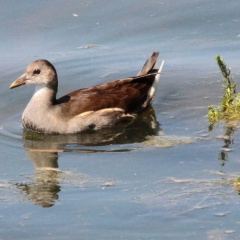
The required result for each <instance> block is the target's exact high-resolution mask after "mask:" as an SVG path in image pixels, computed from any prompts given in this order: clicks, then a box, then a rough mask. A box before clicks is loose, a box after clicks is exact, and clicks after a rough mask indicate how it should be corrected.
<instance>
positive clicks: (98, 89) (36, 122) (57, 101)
mask: <svg viewBox="0 0 240 240" xmlns="http://www.w3.org/2000/svg"><path fill="white" fill-rule="evenodd" d="M158 56H159V52H153V53H152V54H151V55H150V57H149V58H148V59H147V61H146V62H145V64H144V66H143V67H142V69H141V70H140V72H139V73H138V74H137V75H136V76H134V77H128V78H123V79H118V80H114V81H110V82H107V83H103V84H100V85H96V86H93V87H88V88H82V89H78V90H75V91H73V92H71V93H69V94H66V95H64V96H62V97H60V98H57V92H58V75H57V71H56V69H55V67H54V66H53V64H52V63H50V62H49V61H48V60H44V59H40V60H36V61H34V62H32V63H31V64H29V65H28V66H27V68H26V70H25V72H24V73H23V74H22V75H21V76H20V77H19V78H18V79H17V80H15V81H14V82H13V83H12V84H11V85H10V89H13V88H16V87H19V86H22V85H36V90H35V92H34V94H33V96H32V98H31V100H30V101H29V103H28V104H27V106H26V108H25V110H24V111H23V114H22V125H23V127H24V128H25V129H27V130H30V131H33V132H39V133H45V134H74V133H79V132H83V131H88V130H94V131H95V130H99V129H102V128H108V127H114V126H115V125H116V124H118V123H120V122H125V121H128V120H134V119H135V118H136V117H137V115H138V114H139V113H141V112H142V111H144V110H145V109H146V108H148V106H149V105H150V104H151V102H152V100H153V97H154V95H155V92H156V88H157V84H158V81H159V79H160V73H161V72H162V68H163V63H164V61H162V63H161V65H160V67H159V69H154V65H155V63H156V62H157V59H158Z"/></svg>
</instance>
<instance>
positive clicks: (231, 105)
mask: <svg viewBox="0 0 240 240" xmlns="http://www.w3.org/2000/svg"><path fill="white" fill-rule="evenodd" d="M216 61H217V64H218V66H219V68H220V70H221V72H222V75H223V77H224V78H223V81H224V83H225V84H224V85H223V87H224V93H223V97H222V102H221V105H220V107H219V108H214V107H213V106H209V112H208V119H209V122H210V124H211V125H213V124H214V123H217V122H218V121H219V120H223V121H225V122H227V123H230V122H235V121H240V94H237V93H236V83H235V82H234V80H233V78H232V77H231V76H230V73H231V71H230V68H228V67H227V66H226V64H225V63H224V61H223V59H222V58H221V57H220V56H219V55H218V56H217V57H216Z"/></svg>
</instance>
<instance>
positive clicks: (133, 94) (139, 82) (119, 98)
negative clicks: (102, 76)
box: [56, 71, 156, 116]
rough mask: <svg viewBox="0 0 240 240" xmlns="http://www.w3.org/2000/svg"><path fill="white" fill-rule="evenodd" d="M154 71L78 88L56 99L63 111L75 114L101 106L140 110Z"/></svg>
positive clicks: (153, 76) (129, 110)
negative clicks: (144, 74)
mask: <svg viewBox="0 0 240 240" xmlns="http://www.w3.org/2000/svg"><path fill="white" fill-rule="evenodd" d="M154 72H156V71H152V75H149V76H141V77H136V78H126V79H121V80H117V81H113V82H109V83H106V84H102V85H98V86H95V87H90V88H85V89H79V90H77V91H74V92H71V93H69V94H67V95H65V96H63V97H61V98H60V99H58V100H57V102H56V104H58V105H61V108H62V110H63V112H64V113H66V114H67V115H68V116H69V115H70V116H75V115H77V114H80V113H83V112H86V111H96V110H100V109H103V108H113V107H115V108H122V109H124V111H125V112H127V113H132V112H138V111H141V110H142V108H143V107H142V105H143V103H144V101H145V100H146V98H147V94H148V91H149V89H150V87H151V86H152V83H153V81H154V78H155V74H153V73H154Z"/></svg>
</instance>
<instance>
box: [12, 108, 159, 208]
mask: <svg viewBox="0 0 240 240" xmlns="http://www.w3.org/2000/svg"><path fill="white" fill-rule="evenodd" d="M160 131H161V128H160V125H159V123H158V122H157V120H156V116H155V112H154V110H153V108H152V107H149V109H148V110H147V111H145V112H143V113H142V114H141V115H140V116H139V117H137V118H136V119H135V120H134V121H133V122H129V123H128V124H126V123H124V124H121V125H118V126H115V127H114V128H108V129H107V128H106V129H102V130H99V131H90V132H82V133H79V134H68V135H46V134H42V133H35V132H30V131H27V130H24V134H23V138H24V147H25V149H26V154H27V156H28V158H29V159H30V160H31V161H32V163H33V165H34V167H35V170H36V171H35V173H34V176H33V177H32V178H31V181H30V182H24V183H18V184H17V187H18V188H19V189H21V190H22V192H24V194H25V195H26V196H27V197H26V199H27V200H28V201H32V202H34V204H35V205H38V206H42V207H52V206H54V205H55V203H56V201H57V200H58V199H59V192H60V191H61V180H62V179H63V178H64V171H61V170H59V168H58V153H60V152H79V153H81V152H85V153H86V152H91V153H92V152H96V153H99V152H120V151H131V150H132V149H131V148H124V149H123V145H124V144H134V143H141V142H144V141H145V140H146V139H147V137H149V136H155V135H158V134H159V132H160ZM109 144H114V146H115V147H116V149H115V150H114V149H112V147H111V149H110V148H108V147H107V146H108V145H109ZM69 146H70V148H69ZM71 146H74V147H71ZM95 146H105V147H104V149H103V150H101V149H99V148H94V147H95ZM133 149H135V148H133Z"/></svg>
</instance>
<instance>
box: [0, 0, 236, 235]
mask: <svg viewBox="0 0 240 240" xmlns="http://www.w3.org/2000/svg"><path fill="white" fill-rule="evenodd" d="M56 6H57V7H56ZM238 9H239V2H238V1H237V0H231V1H228V2H226V1H222V0H221V1H205V0H194V1H191V2H190V1H186V0H184V1H175V0H163V1H156V0H151V1H141V3H140V2H139V1H135V0H132V1H118V2H110V1H106V0H101V1H100V0H97V1H89V0H85V1H65V0H58V1H55V0H54V1H34V2H33V1H25V3H24V4H22V2H20V1H16V0H14V1H0V12H1V14H0V16H1V17H0V18H1V21H0V25H1V27H0V35H1V39H2V44H1V46H0V52H1V57H2V61H1V63H0V70H1V71H0V80H1V89H0V96H1V101H0V110H1V111H0V146H1V147H0V148H1V158H0V163H1V168H0V176H1V177H0V192H1V194H0V223H1V228H0V239H16V238H17V239H43V238H44V239H79V238H82V239H131V240H133V239H184V240H185V239H191V240H192V239H221V240H222V239H224V240H225V239H231V240H232V239H239V237H240V236H239V235H240V233H239V224H240V220H239V217H238V215H239V214H238V212H239V193H238V190H237V189H236V188H235V187H234V186H233V182H234V181H235V180H236V179H237V178H238V177H239V171H238V169H239V153H240V152H239V148H238V146H239V143H240V138H239V128H238V127H236V128H231V127H228V126H227V125H225V124H224V123H220V124H217V125H216V126H214V129H213V131H211V132H209V128H208V127H209V123H208V120H207V112H208V106H209V105H212V104H213V105H217V104H218V103H219V101H220V98H219V97H220V96H221V93H222V89H221V88H222V87H221V85H222V83H221V75H220V73H219V70H218V67H217V65H216V63H215V56H216V55H217V54H220V55H221V56H222V57H223V58H224V59H225V61H226V62H227V64H228V65H229V66H231V68H232V73H234V75H235V79H236V82H237V84H238V85H239V84H240V83H238V81H239V65H240V64H239V63H240V60H239V45H240V32H239V21H240V17H239V10H238ZM152 51H160V54H161V55H160V59H159V63H158V64H160V61H161V60H162V59H164V60H165V65H164V74H163V75H162V77H161V81H160V84H159V88H158V93H157V95H156V97H155V99H154V102H153V104H152V105H153V108H151V109H149V111H147V112H146V113H144V114H143V115H142V116H141V117H140V118H139V119H138V120H137V121H136V122H134V123H133V124H130V125H126V126H120V127H119V128H115V129H109V130H103V131H100V132H97V133H89V134H75V135H68V136H59V135H58V136H45V135H42V134H32V133H30V132H26V131H24V129H23V128H22V126H21V114H22V111H23V110H24V107H25V106H26V104H27V102H28V101H29V99H30V97H31V95H32V93H33V91H34V89H33V88H32V87H21V88H17V89H14V90H9V86H10V84H11V83H12V82H13V81H14V80H15V79H16V78H17V77H18V76H20V75H21V74H22V72H23V71H24V69H25V67H26V66H27V65H28V64H29V63H30V62H31V61H34V60H36V59H39V58H45V59H48V60H49V61H51V62H52V63H53V64H54V65H55V67H56V69H57V71H58V76H59V97H60V96H62V95H63V94H66V93H68V92H70V91H72V90H75V89H78V88H82V87H87V86H92V85H95V84H99V83H103V82H106V81H110V80H113V79H118V78H122V77H128V76H133V75H135V74H136V73H137V72H138V71H139V69H140V68H141V67H142V65H143V64H144V62H145V59H146V58H147V57H148V56H149V55H150V54H151V52H152Z"/></svg>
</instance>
